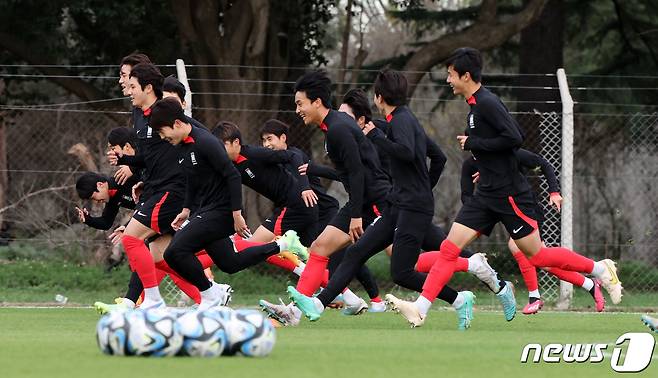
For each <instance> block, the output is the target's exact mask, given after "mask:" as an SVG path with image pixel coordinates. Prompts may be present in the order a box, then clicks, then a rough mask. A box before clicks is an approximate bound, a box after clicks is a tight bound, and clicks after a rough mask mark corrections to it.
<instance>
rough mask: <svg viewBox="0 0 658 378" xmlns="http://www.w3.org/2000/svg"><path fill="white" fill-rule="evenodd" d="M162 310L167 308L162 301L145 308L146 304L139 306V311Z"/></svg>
mask: <svg viewBox="0 0 658 378" xmlns="http://www.w3.org/2000/svg"><path fill="white" fill-rule="evenodd" d="M160 308H167V304H166V303H165V302H164V301H162V300H160V301H157V302H153V303H152V304H150V305H147V306H144V304H143V303H142V305H141V306H139V310H144V311H148V310H155V309H160Z"/></svg>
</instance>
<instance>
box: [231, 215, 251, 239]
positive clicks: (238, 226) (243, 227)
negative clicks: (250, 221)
mask: <svg viewBox="0 0 658 378" xmlns="http://www.w3.org/2000/svg"><path fill="white" fill-rule="evenodd" d="M233 228H234V229H235V232H237V233H238V235H240V236H242V237H243V238H245V239H249V238H250V237H251V231H249V226H247V222H246V221H245V220H244V217H243V216H242V211H241V210H237V211H234V212H233Z"/></svg>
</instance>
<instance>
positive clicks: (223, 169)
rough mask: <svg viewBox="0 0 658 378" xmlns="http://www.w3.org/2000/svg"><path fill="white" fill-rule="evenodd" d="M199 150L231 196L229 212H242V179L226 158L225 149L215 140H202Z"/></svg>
mask: <svg viewBox="0 0 658 378" xmlns="http://www.w3.org/2000/svg"><path fill="white" fill-rule="evenodd" d="M199 148H201V149H202V151H203V154H204V155H205V156H207V157H208V161H209V162H210V164H211V165H212V168H213V170H215V171H216V172H218V173H219V174H220V175H222V176H223V177H224V179H225V180H226V183H227V186H228V190H229V194H230V196H231V210H232V211H238V210H242V179H241V178H240V173H239V172H238V170H237V168H235V166H234V165H233V162H232V161H231V159H229V158H228V154H227V153H226V148H225V147H224V145H223V144H220V143H219V141H218V140H217V139H215V138H204V140H203V141H202V143H201V144H199Z"/></svg>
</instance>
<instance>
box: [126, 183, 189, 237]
mask: <svg viewBox="0 0 658 378" xmlns="http://www.w3.org/2000/svg"><path fill="white" fill-rule="evenodd" d="M182 209H183V198H182V197H180V196H178V195H177V194H173V193H171V192H164V193H155V194H153V195H152V196H150V197H149V198H148V199H146V200H145V201H144V202H140V203H139V204H137V210H135V212H134V213H133V218H135V219H136V220H137V221H138V222H139V223H141V224H143V225H144V226H146V227H148V228H150V229H151V230H153V231H155V232H157V233H158V234H172V233H173V232H174V230H173V229H172V228H171V222H173V221H174V219H176V215H178V214H179V213H180V212H181V210H182Z"/></svg>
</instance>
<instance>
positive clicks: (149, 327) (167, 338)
mask: <svg viewBox="0 0 658 378" xmlns="http://www.w3.org/2000/svg"><path fill="white" fill-rule="evenodd" d="M96 339H97V341H98V346H99V347H100V349H101V351H102V352H103V353H105V354H111V355H118V356H173V355H175V354H176V353H178V351H179V350H180V348H181V346H182V345H183V335H182V334H181V333H180V331H179V330H178V325H177V324H176V318H175V317H174V316H173V315H172V314H170V313H169V312H168V311H167V310H166V309H154V310H146V311H144V310H139V309H138V310H131V311H114V312H110V313H109V314H107V315H105V316H103V317H102V318H101V319H100V320H99V321H98V324H97V325H96Z"/></svg>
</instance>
